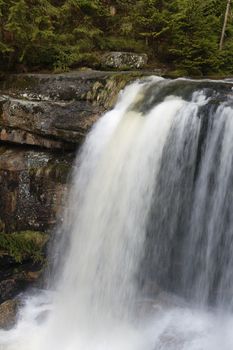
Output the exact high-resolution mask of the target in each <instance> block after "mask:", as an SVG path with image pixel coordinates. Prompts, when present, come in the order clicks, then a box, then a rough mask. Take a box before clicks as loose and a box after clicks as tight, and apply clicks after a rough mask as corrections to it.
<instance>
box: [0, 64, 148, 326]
mask: <svg viewBox="0 0 233 350" xmlns="http://www.w3.org/2000/svg"><path fill="white" fill-rule="evenodd" d="M148 74H149V73H148ZM143 75H145V74H144V73H143V72H130V73H128V72H123V73H122V72H96V71H85V72H71V73H66V74H58V75H54V74H19V75H9V76H6V77H5V78H4V79H2V78H1V80H0V303H4V304H1V305H0V328H1V327H3V328H8V327H10V326H11V325H12V324H13V322H14V320H15V314H16V309H17V308H16V304H15V302H14V300H10V301H7V300H9V299H12V298H14V297H15V296H16V295H17V294H18V293H19V292H21V291H23V290H24V289H25V288H27V287H28V286H32V285H35V284H37V283H38V280H39V278H40V276H41V274H42V273H43V269H44V266H45V265H46V264H45V259H44V257H45V255H46V243H47V238H46V240H45V242H44V244H41V245H39V248H38V246H36V245H33V244H34V243H35V242H34V243H33V242H32V241H31V240H29V241H28V235H29V236H30V237H31V238H32V239H33V237H34V236H35V235H38V231H40V232H39V233H41V234H42V235H43V234H46V233H50V232H51V231H52V230H53V229H54V227H55V224H56V222H57V221H58V220H62V212H63V206H64V200H65V196H66V193H67V189H68V185H67V183H68V179H69V175H70V172H71V169H72V164H73V160H74V158H75V153H76V150H77V148H78V147H79V146H80V144H81V143H82V142H83V140H84V138H85V136H86V134H87V132H88V131H89V130H90V128H91V127H92V125H93V124H94V123H95V121H96V120H97V119H98V118H99V117H100V116H101V114H102V113H104V112H105V111H107V110H109V109H111V108H112V107H113V105H114V104H115V102H116V100H117V96H118V93H119V91H120V90H121V89H123V88H124V87H125V86H126V84H127V83H128V82H130V81H132V80H135V79H136V78H139V77H141V76H143ZM8 236H9V237H10V238H9V239H8V238H7V237H8ZM22 237H23V238H22ZM19 238H20V239H19ZM26 238H27V239H26ZM24 239H25V240H24ZM5 302H6V303H5Z"/></svg>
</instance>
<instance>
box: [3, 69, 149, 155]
mask: <svg viewBox="0 0 233 350" xmlns="http://www.w3.org/2000/svg"><path fill="white" fill-rule="evenodd" d="M141 75H142V73H138V72H136V73H135V72H132V73H127V72H124V73H119V72H116V73H111V72H94V71H93V72H85V73H84V72H76V73H66V74H60V75H54V74H19V75H10V76H8V77H7V78H6V79H5V80H4V81H0V140H1V141H3V142H11V143H16V144H27V145H31V146H39V147H43V148H49V149H63V150H67V149H74V148H75V147H76V146H77V145H80V144H81V142H82V141H83V140H84V138H85V135H86V134H87V133H88V131H89V130H90V128H91V127H92V125H93V124H94V123H95V122H96V120H97V119H98V118H99V117H100V116H101V114H103V113H104V112H105V111H106V110H108V109H110V108H111V107H113V105H114V104H115V102H116V99H117V96H118V93H119V91H120V90H121V89H123V88H124V87H125V85H126V84H127V83H128V82H129V81H131V80H134V79H135V78H136V77H139V76H141Z"/></svg>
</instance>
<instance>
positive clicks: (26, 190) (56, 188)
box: [0, 146, 74, 233]
mask: <svg viewBox="0 0 233 350" xmlns="http://www.w3.org/2000/svg"><path fill="white" fill-rule="evenodd" d="M73 157H74V154H73V153H65V154H59V153H54V152H44V151H41V150H32V149H29V148H17V147H13V148H12V147H11V146H1V147H0V231H2V232H6V233H7V232H14V231H22V230H34V231H38V230H39V231H44V232H46V231H48V230H50V229H51V228H52V227H53V225H54V224H55V221H56V216H57V214H58V213H59V211H61V209H62V198H63V195H64V194H65V192H66V190H67V184H66V182H67V177H68V175H69V172H70V169H71V166H72V161H73Z"/></svg>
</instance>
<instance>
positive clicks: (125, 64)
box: [102, 52, 148, 70]
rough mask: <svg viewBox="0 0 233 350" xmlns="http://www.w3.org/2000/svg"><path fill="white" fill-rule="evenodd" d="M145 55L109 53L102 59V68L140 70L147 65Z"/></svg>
mask: <svg viewBox="0 0 233 350" xmlns="http://www.w3.org/2000/svg"><path fill="white" fill-rule="evenodd" d="M147 61H148V57H147V55H146V54H138V53H134V52H109V53H106V54H105V55H104V56H103V58H102V67H105V68H114V69H124V70H129V69H141V68H144V67H145V66H146V64H147Z"/></svg>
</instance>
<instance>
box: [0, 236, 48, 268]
mask: <svg viewBox="0 0 233 350" xmlns="http://www.w3.org/2000/svg"><path fill="white" fill-rule="evenodd" d="M47 240H48V236H47V235H46V234H44V233H41V232H35V231H23V232H15V233H11V234H5V233H0V255H4V254H7V255H10V256H11V257H12V258H13V259H14V260H15V261H16V262H18V263H20V262H22V261H23V260H24V259H32V260H33V261H34V262H43V260H44V256H43V253H42V249H43V247H44V245H45V243H46V242H47Z"/></svg>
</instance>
